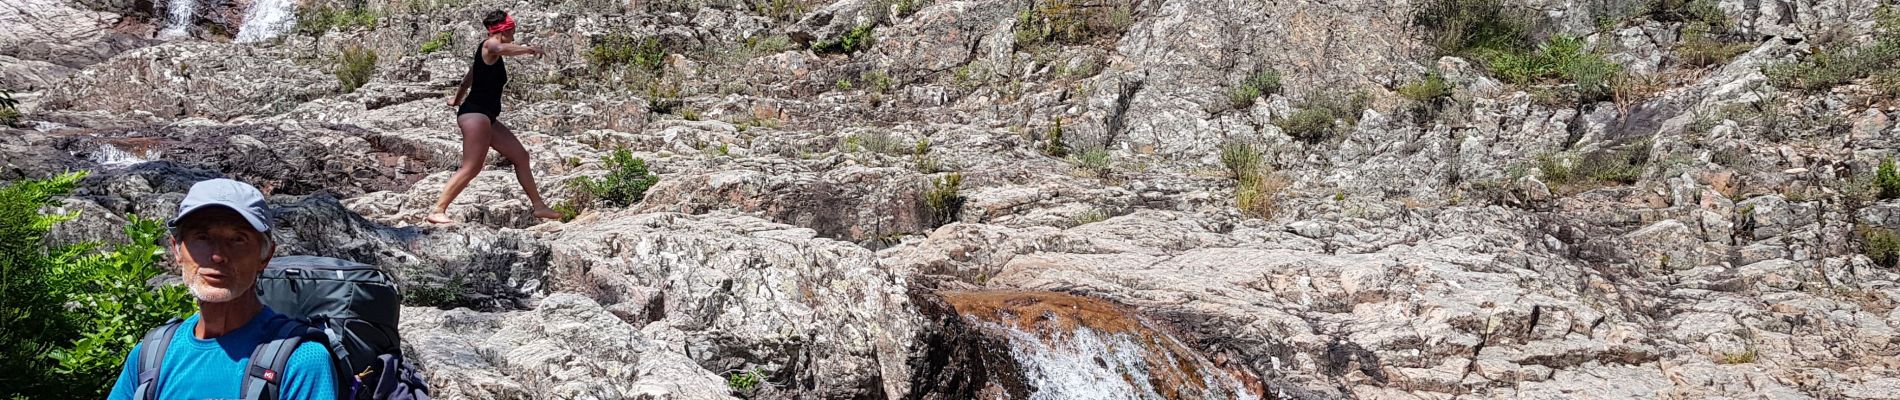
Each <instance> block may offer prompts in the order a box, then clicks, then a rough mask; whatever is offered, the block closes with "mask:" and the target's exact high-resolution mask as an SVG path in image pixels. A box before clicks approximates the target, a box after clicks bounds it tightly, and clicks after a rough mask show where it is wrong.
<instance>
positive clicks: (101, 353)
mask: <svg viewBox="0 0 1900 400" xmlns="http://www.w3.org/2000/svg"><path fill="white" fill-rule="evenodd" d="M127 220H128V221H127V224H126V227H125V234H126V237H128V238H130V239H131V240H130V241H129V242H126V243H120V244H118V245H116V246H114V247H113V248H112V249H111V250H109V251H104V252H98V253H93V254H88V255H84V256H81V257H79V258H78V259H76V260H71V261H72V262H70V263H65V264H62V265H60V267H62V268H60V271H59V272H58V275H60V276H63V277H65V279H67V280H69V281H71V282H76V283H77V285H76V286H77V287H76V288H75V290H74V291H73V292H72V293H71V294H69V295H68V296H67V302H69V303H71V304H78V305H80V306H81V307H79V308H78V309H76V310H75V311H74V312H75V313H76V314H77V316H78V320H79V321H80V325H79V331H80V332H82V333H81V334H80V336H79V338H78V339H77V340H74V341H73V342H72V344H71V346H70V347H67V348H63V349H57V350H53V351H52V352H50V353H48V354H47V357H49V358H52V359H53V360H56V361H58V362H59V365H58V366H57V367H56V368H55V369H54V371H56V372H57V373H59V374H61V375H65V376H67V377H69V378H70V379H74V380H77V381H91V382H95V383H96V384H97V387H98V388H100V389H102V390H101V391H100V392H99V394H104V391H103V389H104V388H107V387H110V386H111V384H110V382H111V379H112V378H111V377H113V376H115V375H117V374H116V373H117V372H118V370H119V368H120V367H121V366H122V365H123V364H124V362H125V357H126V353H127V352H128V351H130V350H131V349H132V347H133V345H134V344H137V343H138V338H139V337H141V336H142V335H143V334H144V333H145V331H147V330H150V329H152V328H153V327H156V326H158V325H160V324H163V323H165V321H168V320H170V319H173V318H184V317H186V316H189V315H191V313H192V312H193V311H194V309H195V308H196V304H195V303H193V302H192V298H191V294H190V293H188V292H187V291H186V290H185V288H184V287H183V286H177V285H167V286H161V287H151V286H148V285H147V284H146V281H147V280H150V279H151V278H152V277H153V276H157V275H159V274H163V273H164V272H165V271H164V270H163V269H161V268H160V267H159V260H160V255H162V254H164V251H163V250H161V249H160V248H159V239H160V238H161V237H162V236H164V234H165V228H164V226H163V224H162V223H160V222H159V221H157V220H151V219H144V218H139V217H138V216H136V215H134V216H128V217H127Z"/></svg>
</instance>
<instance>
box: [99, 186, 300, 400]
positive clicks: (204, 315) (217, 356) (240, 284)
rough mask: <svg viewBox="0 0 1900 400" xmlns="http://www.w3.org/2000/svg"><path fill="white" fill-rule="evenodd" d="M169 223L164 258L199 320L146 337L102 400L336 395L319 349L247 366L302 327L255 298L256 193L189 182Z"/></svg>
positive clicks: (268, 249)
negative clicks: (276, 363)
mask: <svg viewBox="0 0 1900 400" xmlns="http://www.w3.org/2000/svg"><path fill="white" fill-rule="evenodd" d="M168 225H169V226H170V227H171V237H170V239H169V243H168V247H170V250H171V252H170V254H171V258H172V260H173V261H174V262H175V263H176V264H177V265H178V268H179V270H180V272H182V273H183V274H184V278H185V285H186V286H188V287H190V288H191V294H192V296H194V297H197V299H198V314H197V315H193V316H191V318H187V319H185V320H184V321H179V322H173V323H171V324H168V325H166V326H162V327H159V328H158V329H155V330H153V333H152V334H149V335H147V336H146V338H147V340H146V341H145V342H144V344H140V345H139V346H137V347H133V348H132V354H131V355H129V356H127V357H126V359H125V367H124V368H122V369H121V370H120V372H119V380H118V383H116V384H114V385H113V387H112V394H111V397H110V398H111V399H114V400H120V399H125V400H130V399H240V398H242V399H256V398H283V399H335V398H337V394H336V393H337V391H338V388H337V386H336V382H337V380H336V378H335V372H333V371H332V370H331V366H330V354H329V350H327V349H325V348H324V346H323V345H322V344H321V343H314V342H303V343H301V344H299V345H297V346H296V347H295V350H294V351H287V352H288V353H290V354H289V357H290V362H289V364H288V365H289V367H287V368H285V371H271V370H269V369H268V368H260V367H255V366H252V365H251V358H252V357H253V353H254V351H253V350H254V349H257V348H258V346H260V345H264V344H267V343H271V342H272V341H273V340H275V339H279V338H282V337H284V335H286V334H288V333H290V332H295V331H297V330H296V328H300V327H301V326H300V325H297V322H296V321H294V320H291V319H289V318H288V317H285V316H283V315H280V314H278V313H277V312H275V311H271V309H270V308H268V307H265V306H264V303H263V302H261V301H259V300H258V298H257V290H256V283H257V276H258V274H259V273H260V272H262V271H263V270H264V267H265V265H267V264H269V262H270V259H271V256H272V253H273V252H274V246H275V245H274V244H273V243H272V242H271V240H270V236H269V235H268V234H267V233H268V232H269V231H270V210H269V208H268V207H267V206H266V205H265V203H264V194H263V193H260V192H258V190H257V188H254V187H251V185H247V184H244V183H242V182H238V181H234V180H229V179H213V180H208V181H204V182H198V183H197V184H195V185H192V186H191V192H189V193H187V194H186V195H185V200H184V202H183V203H180V204H179V205H178V215H177V216H176V217H173V218H172V220H171V222H169V223H168ZM147 347H151V348H147ZM282 347H285V350H288V346H282ZM141 363H156V364H145V365H141ZM153 366H156V368H142V367H153ZM153 372H155V373H153Z"/></svg>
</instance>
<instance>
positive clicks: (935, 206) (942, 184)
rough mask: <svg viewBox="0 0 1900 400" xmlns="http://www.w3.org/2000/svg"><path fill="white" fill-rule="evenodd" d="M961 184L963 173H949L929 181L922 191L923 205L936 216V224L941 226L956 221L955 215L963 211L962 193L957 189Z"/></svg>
mask: <svg viewBox="0 0 1900 400" xmlns="http://www.w3.org/2000/svg"><path fill="white" fill-rule="evenodd" d="M962 186H963V174H960V173H955V172H952V173H949V174H945V175H944V176H942V177H939V178H937V179H935V180H933V181H931V183H930V188H929V189H926V190H925V191H924V206H925V207H929V208H930V212H931V213H932V214H933V216H934V217H936V221H937V223H936V225H938V226H942V225H944V224H948V223H951V222H956V220H957V215H958V214H961V213H962V212H963V201H964V198H963V195H962V194H960V193H958V190H960V189H961V187H962Z"/></svg>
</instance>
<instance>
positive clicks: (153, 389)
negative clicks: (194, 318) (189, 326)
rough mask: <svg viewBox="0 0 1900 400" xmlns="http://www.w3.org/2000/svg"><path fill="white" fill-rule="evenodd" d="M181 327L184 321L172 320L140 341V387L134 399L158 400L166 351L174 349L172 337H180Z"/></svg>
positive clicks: (134, 394) (135, 391) (133, 396)
mask: <svg viewBox="0 0 1900 400" xmlns="http://www.w3.org/2000/svg"><path fill="white" fill-rule="evenodd" d="M179 325H184V324H183V321H180V320H179V319H177V318H172V320H171V321H168V322H165V324H164V325H159V326H158V327H157V328H152V330H151V331H150V332H146V333H145V338H143V339H139V365H138V368H139V386H138V388H137V389H136V390H134V391H133V392H132V398H133V399H135V400H156V399H158V369H159V367H160V366H162V365H164V364H165V350H168V349H170V348H171V347H172V337H173V336H177V335H178V326H179Z"/></svg>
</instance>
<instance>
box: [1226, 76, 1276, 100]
mask: <svg viewBox="0 0 1900 400" xmlns="http://www.w3.org/2000/svg"><path fill="white" fill-rule="evenodd" d="M1279 92H1280V71H1276V70H1274V69H1273V68H1262V69H1261V70H1259V71H1256V72H1254V73H1253V75H1251V76H1248V77H1247V79H1245V80H1242V81H1240V83H1239V84H1236V85H1234V87H1231V88H1228V89H1227V101H1228V102H1230V103H1232V104H1233V105H1234V109H1236V110H1238V109H1244V108H1247V107H1252V106H1253V102H1254V99H1258V98H1260V96H1267V95H1272V94H1274V93H1279Z"/></svg>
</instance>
